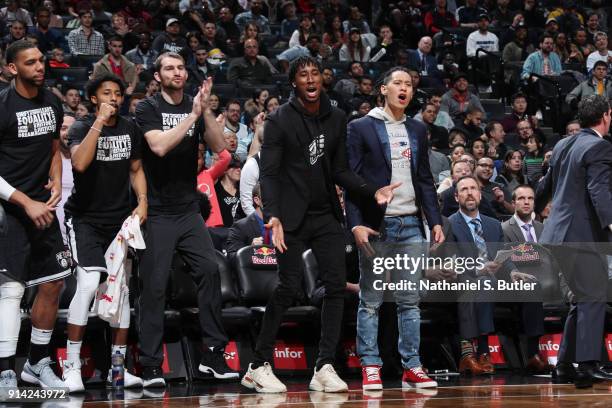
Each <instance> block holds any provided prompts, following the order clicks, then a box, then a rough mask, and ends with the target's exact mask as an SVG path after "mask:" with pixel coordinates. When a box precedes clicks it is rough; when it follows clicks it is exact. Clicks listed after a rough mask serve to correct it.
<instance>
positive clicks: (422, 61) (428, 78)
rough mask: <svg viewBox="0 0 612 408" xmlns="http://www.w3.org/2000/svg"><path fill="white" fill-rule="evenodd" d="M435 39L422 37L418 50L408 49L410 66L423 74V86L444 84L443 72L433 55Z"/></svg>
mask: <svg viewBox="0 0 612 408" xmlns="http://www.w3.org/2000/svg"><path fill="white" fill-rule="evenodd" d="M432 47H433V41H432V39H431V37H427V36H425V37H422V38H421V39H420V40H419V44H418V48H417V49H416V50H407V51H408V66H409V67H412V68H414V69H416V70H418V72H419V73H420V74H421V79H422V81H423V84H422V85H423V86H427V87H432V88H433V87H437V86H441V85H442V81H441V73H440V70H439V69H438V62H437V61H436V57H434V56H433V55H431V49H432Z"/></svg>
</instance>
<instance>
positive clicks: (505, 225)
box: [502, 217, 544, 242]
mask: <svg viewBox="0 0 612 408" xmlns="http://www.w3.org/2000/svg"><path fill="white" fill-rule="evenodd" d="M531 225H533V229H534V231H535V236H536V238H537V239H538V240H539V238H540V236H541V235H542V231H543V230H544V224H542V223H541V222H539V221H536V220H533V221H532V223H531ZM502 230H503V231H504V238H505V240H506V242H525V236H524V235H523V231H522V229H521V227H519V225H518V223H517V222H516V219H515V218H514V217H510V219H508V220H506V221H504V222H502Z"/></svg>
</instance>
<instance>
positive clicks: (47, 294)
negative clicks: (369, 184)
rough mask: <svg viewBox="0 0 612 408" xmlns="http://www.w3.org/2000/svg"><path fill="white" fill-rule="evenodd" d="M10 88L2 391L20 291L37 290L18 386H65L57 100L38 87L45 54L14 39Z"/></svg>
mask: <svg viewBox="0 0 612 408" xmlns="http://www.w3.org/2000/svg"><path fill="white" fill-rule="evenodd" d="M6 60H7V64H8V67H9V69H10V70H11V72H12V73H13V74H14V75H16V76H15V82H14V84H12V85H11V86H9V87H7V88H5V89H4V90H2V91H1V92H0V104H1V106H2V109H0V201H1V202H2V205H3V206H4V209H5V210H6V218H7V224H8V229H9V231H10V234H8V235H7V236H5V237H0V316H1V317H0V384H1V385H0V386H4V387H17V376H16V374H15V371H14V366H15V353H16V350H17V340H18V338H19V328H20V326H21V320H20V315H21V314H20V310H19V306H20V302H21V298H22V297H23V293H24V289H25V287H28V286H34V285H38V292H37V294H36V299H35V300H34V304H33V306H32V312H31V316H32V319H31V320H32V335H31V345H30V353H29V356H28V361H26V363H25V366H24V368H23V371H22V373H21V379H22V380H24V381H26V382H29V383H34V384H39V385H41V386H43V387H63V386H64V383H63V382H62V380H60V379H59V378H57V376H56V375H55V374H54V373H53V369H52V368H51V366H50V364H51V359H50V357H49V350H48V346H49V341H50V340H51V334H52V333H53V326H54V325H55V318H56V316H57V307H58V302H59V295H60V292H61V289H62V285H63V279H64V277H66V276H68V275H70V274H71V269H70V252H69V251H67V250H66V248H65V246H64V242H63V240H62V235H61V232H60V228H59V223H58V221H57V219H56V218H55V216H54V211H55V207H56V205H57V204H58V203H59V201H60V199H61V195H62V187H61V180H62V160H61V156H60V152H59V129H60V126H61V124H62V121H63V111H62V104H61V102H60V100H59V99H58V98H57V97H56V96H55V95H53V94H52V93H51V92H50V91H47V90H46V89H44V88H43V87H42V86H43V84H44V79H45V60H44V56H43V54H42V53H41V52H40V51H39V50H38V49H37V48H36V47H35V46H34V45H33V44H32V43H30V42H28V41H24V40H20V41H16V42H14V43H13V44H11V45H10V46H9V47H8V49H7V50H6Z"/></svg>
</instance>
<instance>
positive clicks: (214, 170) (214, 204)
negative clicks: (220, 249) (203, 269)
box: [197, 144, 232, 247]
mask: <svg viewBox="0 0 612 408" xmlns="http://www.w3.org/2000/svg"><path fill="white" fill-rule="evenodd" d="M204 154H205V148H204V145H203V144H200V145H199V150H198V179H197V183H198V191H200V192H201V193H204V194H206V196H207V197H208V201H209V202H210V207H211V209H210V215H209V216H208V218H207V219H206V220H205V221H206V226H207V227H209V228H211V230H212V229H214V228H215V227H220V226H223V217H222V216H221V209H220V208H219V201H218V200H217V193H216V191H215V182H216V181H217V180H218V179H219V178H220V177H221V176H223V173H225V170H226V169H227V166H229V163H230V161H231V160H232V156H231V155H230V153H229V152H228V151H227V150H223V151H222V152H221V153H219V155H218V156H217V155H215V157H214V163H213V164H212V166H210V168H208V169H205V168H204ZM215 236H216V234H213V233H212V231H211V238H213V239H214V237H215ZM216 244H217V243H215V247H217V245H216ZM220 244H222V243H221V242H220Z"/></svg>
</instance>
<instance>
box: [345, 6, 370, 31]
mask: <svg viewBox="0 0 612 408" xmlns="http://www.w3.org/2000/svg"><path fill="white" fill-rule="evenodd" d="M354 28H356V29H357V30H359V32H360V33H363V34H369V33H370V26H369V25H368V22H367V21H366V20H365V19H364V18H363V14H361V11H359V7H356V6H352V7H351V8H350V12H349V17H348V19H347V20H345V21H343V22H342V30H343V31H344V32H345V33H349V32H351V31H352V30H353V29H354Z"/></svg>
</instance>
